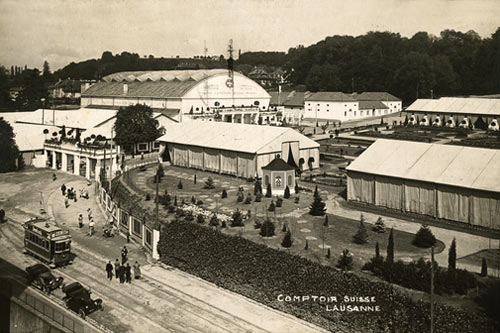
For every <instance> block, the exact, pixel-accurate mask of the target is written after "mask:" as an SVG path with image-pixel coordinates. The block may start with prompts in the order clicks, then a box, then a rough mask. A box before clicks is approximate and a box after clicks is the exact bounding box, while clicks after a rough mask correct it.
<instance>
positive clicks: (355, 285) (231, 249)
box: [158, 221, 494, 332]
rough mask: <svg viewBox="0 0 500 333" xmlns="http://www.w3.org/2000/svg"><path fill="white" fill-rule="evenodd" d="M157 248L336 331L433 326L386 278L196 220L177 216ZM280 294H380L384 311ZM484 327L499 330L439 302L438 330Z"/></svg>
mask: <svg viewBox="0 0 500 333" xmlns="http://www.w3.org/2000/svg"><path fill="white" fill-rule="evenodd" d="M158 252H159V253H160V255H161V258H162V261H163V262H164V263H166V264H169V265H172V266H175V267H177V268H179V269H181V270H183V271H186V272H188V273H191V274H194V275H196V276H199V277H201V278H202V279H205V280H207V281H210V282H213V283H215V284H217V285H218V286H221V287H223V288H226V289H229V290H232V291H235V292H237V293H239V294H242V295H245V296H247V297H249V298H252V299H254V300H256V301H258V302H261V303H264V304H266V305H268V306H271V307H273V308H276V309H279V310H281V311H284V312H288V313H290V314H292V315H294V316H297V317H299V318H303V319H305V320H307V321H309V322H312V323H315V324H317V325H319V326H322V327H324V328H326V329H328V330H330V331H332V332H339V331H340V332H341V331H346V330H348V331H349V330H350V331H355V332H357V331H364V332H369V331H372V332H380V331H383V330H384V328H385V327H386V325H387V323H389V322H390V321H391V322H392V323H393V327H394V329H395V331H396V332H428V331H429V304H428V303H427V302H415V301H412V300H411V299H409V298H408V297H406V296H404V295H403V294H402V293H400V292H398V291H396V290H395V289H393V288H392V287H391V286H390V285H388V284H386V283H382V282H370V281H368V280H366V279H363V278H360V277H358V276H356V275H353V274H348V273H342V272H339V271H336V270H335V269H333V268H331V267H327V266H322V265H319V264H316V263H314V262H311V261H309V260H307V259H305V258H302V257H299V256H295V255H290V254H288V253H287V252H285V251H279V250H276V249H271V248H268V247H266V246H264V245H261V244H256V243H254V242H251V241H249V240H246V239H244V238H241V237H236V236H228V235H225V234H222V233H220V232H218V231H215V230H212V229H209V228H206V227H203V226H198V225H196V224H194V223H188V222H184V221H174V222H172V223H171V224H169V225H167V226H165V228H163V230H162V233H161V238H160V243H159V246H158ZM280 294H284V295H318V296H320V295H323V296H337V297H343V296H346V295H347V296H375V297H376V299H377V305H379V306H380V308H381V310H382V311H381V312H378V313H374V312H364V313H363V312H351V313H349V312H342V313H340V312H327V311H325V304H324V303H323V304H321V303H318V302H293V303H283V302H279V301H278V300H277V296H278V295H280ZM339 303H340V301H339ZM358 305H359V303H358ZM365 305H366V304H365ZM478 331H480V332H493V331H494V328H493V327H492V325H491V324H490V323H489V322H487V320H486V319H485V318H483V317H478V316H476V315H473V314H470V313H466V312H463V311H459V310H457V309H454V308H451V307H447V306H443V305H438V306H437V307H436V321H435V332H478Z"/></svg>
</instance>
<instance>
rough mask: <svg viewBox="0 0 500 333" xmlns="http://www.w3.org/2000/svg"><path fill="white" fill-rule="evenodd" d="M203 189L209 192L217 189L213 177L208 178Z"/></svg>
mask: <svg viewBox="0 0 500 333" xmlns="http://www.w3.org/2000/svg"><path fill="white" fill-rule="evenodd" d="M203 188H205V189H207V190H213V189H214V188H215V183H214V180H213V179H212V177H210V176H208V178H207V181H206V182H205V186H203Z"/></svg>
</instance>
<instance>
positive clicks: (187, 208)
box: [180, 204, 244, 223]
mask: <svg viewBox="0 0 500 333" xmlns="http://www.w3.org/2000/svg"><path fill="white" fill-rule="evenodd" d="M180 209H182V211H183V212H184V213H191V214H192V215H193V217H194V218H195V219H196V218H197V217H198V215H202V216H203V217H204V218H205V221H208V220H209V219H210V218H211V217H212V215H213V214H214V213H213V212H212V211H210V210H207V209H204V208H203V207H200V206H197V205H194V204H186V205H184V206H182V207H181V208H180ZM215 215H216V216H217V220H219V222H221V223H222V222H226V223H229V222H230V221H231V219H232V217H231V216H229V215H226V214H223V213H215ZM242 215H244V214H243V213H242Z"/></svg>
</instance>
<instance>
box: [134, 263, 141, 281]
mask: <svg viewBox="0 0 500 333" xmlns="http://www.w3.org/2000/svg"><path fill="white" fill-rule="evenodd" d="M134 277H135V278H136V279H140V278H141V265H139V263H138V262H137V261H136V262H135V264H134Z"/></svg>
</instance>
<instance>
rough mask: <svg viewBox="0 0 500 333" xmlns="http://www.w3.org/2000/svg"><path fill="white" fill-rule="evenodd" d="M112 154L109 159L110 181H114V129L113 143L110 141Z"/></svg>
mask: <svg viewBox="0 0 500 333" xmlns="http://www.w3.org/2000/svg"><path fill="white" fill-rule="evenodd" d="M110 149H111V152H110V153H109V154H110V158H109V161H110V162H109V181H111V180H112V179H113V128H111V141H110Z"/></svg>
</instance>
